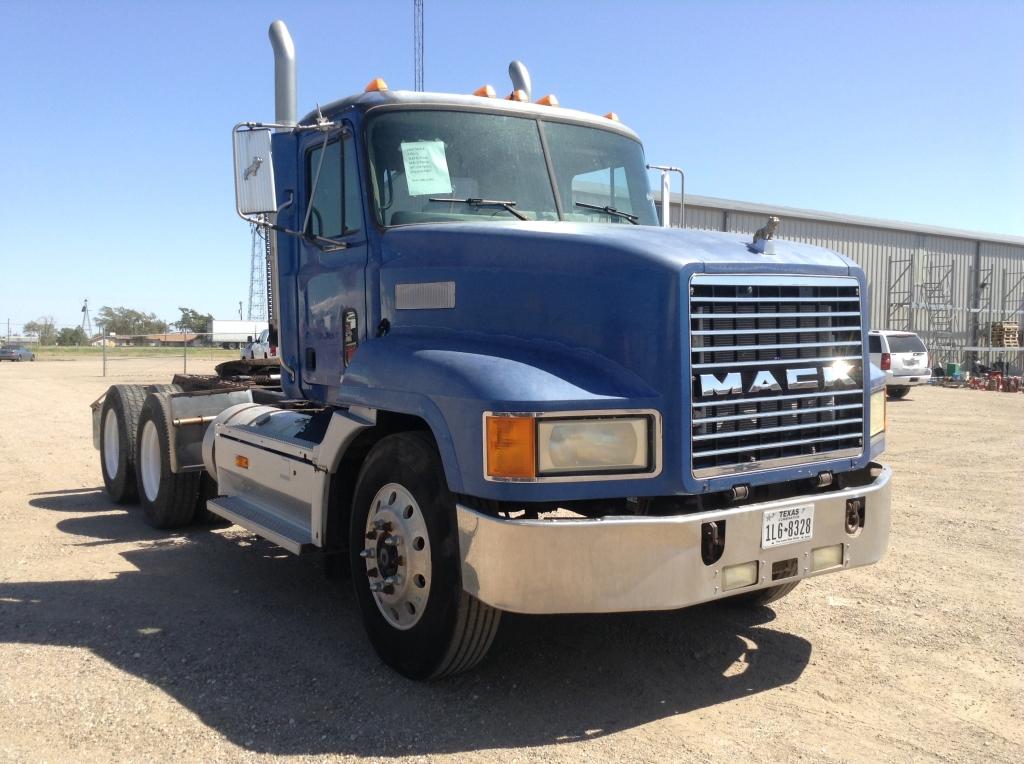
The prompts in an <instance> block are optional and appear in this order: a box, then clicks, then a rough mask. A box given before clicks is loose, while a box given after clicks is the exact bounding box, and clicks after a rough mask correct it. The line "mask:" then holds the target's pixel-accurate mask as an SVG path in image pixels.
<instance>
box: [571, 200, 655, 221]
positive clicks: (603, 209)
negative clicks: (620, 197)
mask: <svg viewBox="0 0 1024 764" xmlns="http://www.w3.org/2000/svg"><path fill="white" fill-rule="evenodd" d="M576 206H577V207H586V208H587V209H588V210H597V211H598V212H604V213H606V214H608V215H616V216H618V217H620V218H625V219H626V220H628V221H629V222H630V223H632V224H633V225H640V224H639V223H638V222H636V221H638V220H639V219H640V218H639V216H637V215H630V214H629V213H628V212H623V211H622V210H617V209H615V208H614V207H609V206H607V205H606V206H604V207H600V206H598V205H596V204H587V203H586V202H576Z"/></svg>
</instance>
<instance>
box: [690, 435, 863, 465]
mask: <svg viewBox="0 0 1024 764" xmlns="http://www.w3.org/2000/svg"><path fill="white" fill-rule="evenodd" d="M849 437H850V436H849V435H832V436H830V437H827V438H807V439H805V440H788V441H782V442H779V443H776V446H779V447H781V446H800V445H806V444H809V443H821V442H823V441H829V440H847V439H848V438H849ZM749 450H750V447H749V446H740V447H739V448H720V449H718V450H717V451H706V452H704V454H703V456H718V455H720V454H738V453H741V452H743V451H749ZM808 461H813V460H811V459H809V460H808Z"/></svg>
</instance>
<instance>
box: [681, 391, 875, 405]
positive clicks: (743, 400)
mask: <svg viewBox="0 0 1024 764" xmlns="http://www.w3.org/2000/svg"><path fill="white" fill-rule="evenodd" d="M863 393H864V391H863V390H859V389H858V390H827V391H826V392H823V393H801V394H800V395H774V396H771V397H769V398H761V397H758V398H729V399H728V400H724V399H723V400H720V401H718V400H715V401H702V402H700V403H694V404H693V407H694V408H701V407H703V406H742V405H744V404H746V403H754V404H758V403H772V402H774V401H794V400H798V399H800V398H821V397H822V396H825V395H827V396H833V395H863Z"/></svg>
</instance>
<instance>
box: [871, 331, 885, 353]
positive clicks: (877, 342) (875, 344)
mask: <svg viewBox="0 0 1024 764" xmlns="http://www.w3.org/2000/svg"><path fill="white" fill-rule="evenodd" d="M868 352H869V353H881V352H882V340H881V338H880V337H879V336H878V335H877V334H869V335H868Z"/></svg>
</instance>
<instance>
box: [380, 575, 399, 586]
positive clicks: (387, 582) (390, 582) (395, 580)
mask: <svg viewBox="0 0 1024 764" xmlns="http://www.w3.org/2000/svg"><path fill="white" fill-rule="evenodd" d="M400 583H402V577H401V576H388V577H387V578H385V579H384V586H397V585H398V584H400Z"/></svg>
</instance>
